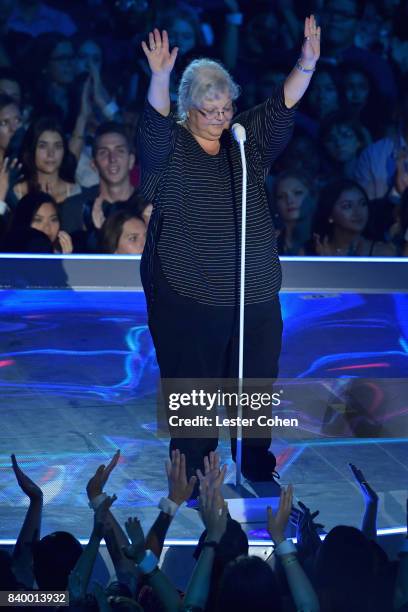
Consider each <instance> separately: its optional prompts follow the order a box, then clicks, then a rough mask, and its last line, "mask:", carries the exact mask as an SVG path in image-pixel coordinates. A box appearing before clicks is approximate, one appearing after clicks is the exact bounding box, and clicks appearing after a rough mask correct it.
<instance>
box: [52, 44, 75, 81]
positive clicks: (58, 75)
mask: <svg viewBox="0 0 408 612" xmlns="http://www.w3.org/2000/svg"><path fill="white" fill-rule="evenodd" d="M48 74H49V77H50V79H51V81H53V82H55V83H58V84H59V85H69V84H70V83H72V81H73V80H74V78H75V55H74V48H73V46H72V44H71V43H70V42H69V41H66V42H65V41H62V42H60V43H58V44H57V45H56V47H55V49H54V50H53V52H52V53H51V57H50V60H49V62H48Z"/></svg>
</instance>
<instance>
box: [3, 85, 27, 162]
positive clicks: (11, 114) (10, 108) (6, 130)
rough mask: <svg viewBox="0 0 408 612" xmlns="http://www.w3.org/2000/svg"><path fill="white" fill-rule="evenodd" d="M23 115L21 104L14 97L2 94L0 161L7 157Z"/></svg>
mask: <svg viewBox="0 0 408 612" xmlns="http://www.w3.org/2000/svg"><path fill="white" fill-rule="evenodd" d="M22 121H23V120H22V116H21V111H20V107H19V105H18V104H17V103H16V101H15V100H14V98H11V97H10V96H8V95H5V94H0V163H1V164H2V163H3V161H4V158H5V157H6V151H7V149H8V147H9V144H10V141H11V139H12V137H13V136H14V134H15V133H16V131H17V130H18V128H19V127H21V125H22Z"/></svg>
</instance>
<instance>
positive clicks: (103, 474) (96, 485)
mask: <svg viewBox="0 0 408 612" xmlns="http://www.w3.org/2000/svg"><path fill="white" fill-rule="evenodd" d="M119 457H120V450H119V449H118V450H117V451H116V453H115V454H114V455H113V457H112V459H111V460H110V462H109V463H108V465H107V466H105V465H100V466H99V467H98V469H97V470H96V472H95V474H94V475H93V476H92V478H91V479H90V480H89V482H88V484H87V485H86V492H87V494H88V499H90V500H91V499H93V498H94V497H96V496H97V495H100V494H101V493H102V491H103V488H104V486H105V484H106V483H107V481H108V478H109V476H110V475H111V473H112V471H113V470H114V468H115V467H116V466H117V464H118V461H119Z"/></svg>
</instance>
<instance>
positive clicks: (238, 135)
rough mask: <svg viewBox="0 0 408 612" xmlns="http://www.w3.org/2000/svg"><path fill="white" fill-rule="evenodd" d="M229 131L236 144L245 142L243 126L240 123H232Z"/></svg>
mask: <svg viewBox="0 0 408 612" xmlns="http://www.w3.org/2000/svg"><path fill="white" fill-rule="evenodd" d="M231 129H232V133H233V134H234V138H235V140H236V141H237V142H238V144H241V143H244V142H246V131H245V128H244V126H243V125H241V124H240V123H234V125H233V126H232V128H231Z"/></svg>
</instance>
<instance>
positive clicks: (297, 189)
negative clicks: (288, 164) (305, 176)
mask: <svg viewBox="0 0 408 612" xmlns="http://www.w3.org/2000/svg"><path fill="white" fill-rule="evenodd" d="M308 195H309V190H308V188H307V187H306V186H305V185H304V184H303V183H302V182H301V181H300V180H299V179H297V178H295V177H294V176H288V177H286V178H284V179H281V180H280V181H279V182H278V185H277V189H276V202H277V205H278V209H279V213H280V215H281V217H282V219H283V221H285V222H290V221H298V220H299V219H300V218H301V217H302V216H303V215H302V212H303V211H302V205H303V202H304V200H305V198H306V197H307V196H308Z"/></svg>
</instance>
